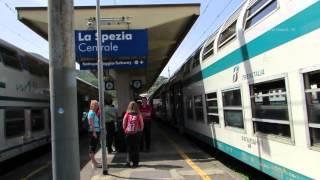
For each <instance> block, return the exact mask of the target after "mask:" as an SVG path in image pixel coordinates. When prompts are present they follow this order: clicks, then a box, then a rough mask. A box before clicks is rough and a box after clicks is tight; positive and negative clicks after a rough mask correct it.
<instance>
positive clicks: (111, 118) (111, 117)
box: [104, 99, 118, 153]
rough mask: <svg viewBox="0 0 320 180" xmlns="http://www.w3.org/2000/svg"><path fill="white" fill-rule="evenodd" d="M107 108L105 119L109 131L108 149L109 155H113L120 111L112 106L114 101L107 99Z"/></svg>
mask: <svg viewBox="0 0 320 180" xmlns="http://www.w3.org/2000/svg"><path fill="white" fill-rule="evenodd" d="M105 104H106V106H105V108H104V112H105V118H106V129H107V137H106V139H107V148H108V153H112V152H113V149H112V145H113V141H114V139H115V128H116V127H115V123H117V118H118V111H117V109H116V108H115V107H113V106H112V100H111V99H107V100H106V102H105Z"/></svg>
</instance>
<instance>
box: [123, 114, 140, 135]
mask: <svg viewBox="0 0 320 180" xmlns="http://www.w3.org/2000/svg"><path fill="white" fill-rule="evenodd" d="M138 120H139V116H138V114H133V113H129V114H128V116H127V127H126V129H125V132H126V133H127V134H135V133H137V132H138V130H139V127H138V123H139V122H138Z"/></svg>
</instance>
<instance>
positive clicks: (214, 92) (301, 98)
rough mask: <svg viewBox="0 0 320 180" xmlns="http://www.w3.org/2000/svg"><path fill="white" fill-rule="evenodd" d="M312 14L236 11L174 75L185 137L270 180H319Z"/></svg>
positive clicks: (317, 69) (289, 9) (287, 4)
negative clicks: (178, 75) (177, 76)
mask: <svg viewBox="0 0 320 180" xmlns="http://www.w3.org/2000/svg"><path fill="white" fill-rule="evenodd" d="M319 12H320V2H319V1H317V0H310V1H300V0H248V1H246V2H245V3H244V4H242V5H241V6H240V8H239V9H238V10H237V11H235V13H234V14H233V15H232V16H230V18H229V19H228V20H227V21H226V22H225V23H224V24H223V25H222V26H221V27H220V28H219V29H218V30H217V31H216V32H215V33H214V34H213V35H212V36H210V37H209V38H208V39H207V40H206V41H205V42H204V43H203V44H202V45H201V46H200V48H199V49H201V51H200V53H197V52H198V51H199V49H198V50H196V52H195V53H193V55H192V56H191V57H190V58H189V59H188V60H187V62H186V63H185V64H184V65H183V66H182V68H181V69H183V71H179V72H180V73H183V79H182V82H183V93H182V94H183V103H184V126H185V127H184V128H185V131H186V132H188V133H189V134H191V135H193V136H195V137H197V138H199V139H200V140H202V141H204V142H206V143H209V144H210V145H212V146H215V147H216V148H218V149H219V150H221V151H223V152H225V153H227V154H229V155H231V156H233V157H235V158H237V159H239V160H241V161H243V162H244V163H247V164H249V165H251V166H253V167H255V168H256V169H258V170H260V171H262V172H264V173H266V174H269V175H270V176H272V177H275V178H277V179H320V173H319V171H318V169H319V168H318V164H319V161H320V152H319V151H320V108H319V107H320V93H319V92H320V88H319V86H320V61H319V57H320V51H319V49H320V41H319V38H320V28H319V27H320V23H319V22H320V16H319ZM197 56H198V57H197ZM169 105H171V104H169Z"/></svg>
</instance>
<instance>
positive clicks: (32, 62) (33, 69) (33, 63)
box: [26, 57, 43, 76]
mask: <svg viewBox="0 0 320 180" xmlns="http://www.w3.org/2000/svg"><path fill="white" fill-rule="evenodd" d="M26 60H27V66H28V71H29V72H30V73H31V74H33V75H36V76H42V75H43V68H42V67H41V65H40V63H39V62H37V60H36V59H34V58H31V57H27V58H26Z"/></svg>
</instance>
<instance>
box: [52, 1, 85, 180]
mask: <svg viewBox="0 0 320 180" xmlns="http://www.w3.org/2000/svg"><path fill="white" fill-rule="evenodd" d="M48 13H49V16H48V22H49V27H48V30H49V35H48V36H49V37H48V38H49V52H50V53H49V59H50V60H49V71H50V72H49V73H50V100H51V104H50V109H51V121H52V123H51V124H52V126H51V132H52V173H53V179H54V180H58V179H59V180H61V179H62V180H64V179H66V180H69V179H80V161H79V137H78V117H77V91H76V89H77V84H76V74H75V58H74V31H73V1H72V0H49V1H48Z"/></svg>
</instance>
